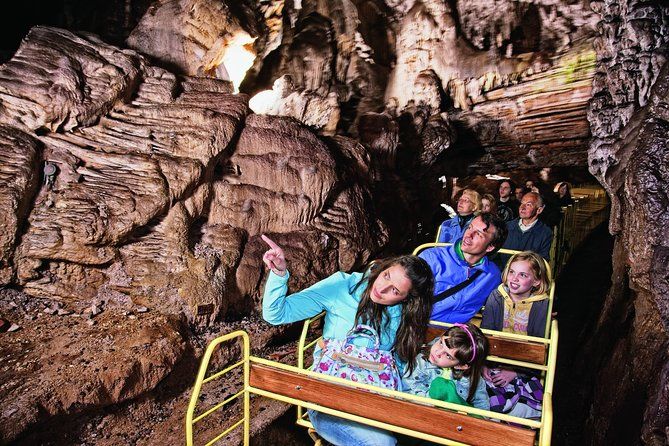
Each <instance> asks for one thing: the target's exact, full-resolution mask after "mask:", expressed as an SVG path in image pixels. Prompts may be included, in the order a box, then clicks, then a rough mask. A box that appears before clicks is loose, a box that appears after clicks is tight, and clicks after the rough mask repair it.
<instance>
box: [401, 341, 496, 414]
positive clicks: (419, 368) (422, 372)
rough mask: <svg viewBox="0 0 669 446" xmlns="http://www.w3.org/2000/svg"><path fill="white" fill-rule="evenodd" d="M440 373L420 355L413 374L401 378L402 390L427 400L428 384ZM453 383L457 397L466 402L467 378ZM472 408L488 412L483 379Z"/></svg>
mask: <svg viewBox="0 0 669 446" xmlns="http://www.w3.org/2000/svg"><path fill="white" fill-rule="evenodd" d="M432 343H434V341H432V342H430V344H429V345H431V344H432ZM441 372H442V368H441V367H438V366H436V365H434V364H432V363H431V362H430V361H429V360H428V359H426V358H424V357H423V354H422V353H421V354H420V355H418V357H417V358H416V368H415V369H414V371H413V373H412V374H411V375H405V376H403V377H402V388H403V389H404V391H405V392H407V393H411V394H413V395H418V396H423V397H425V398H429V397H430V395H429V391H430V384H431V383H432V381H433V380H434V379H435V378H437V377H439V376H441ZM453 381H454V382H455V389H456V391H457V392H458V395H460V397H461V398H462V399H463V400H465V401H466V400H467V397H468V396H469V387H470V386H471V383H470V381H469V378H468V377H467V376H463V377H462V378H460V379H453ZM472 406H474V407H476V408H477V409H483V410H490V400H489V398H488V393H487V391H486V389H485V381H484V380H483V377H481V378H479V382H478V385H477V386H476V392H475V393H474V398H472Z"/></svg>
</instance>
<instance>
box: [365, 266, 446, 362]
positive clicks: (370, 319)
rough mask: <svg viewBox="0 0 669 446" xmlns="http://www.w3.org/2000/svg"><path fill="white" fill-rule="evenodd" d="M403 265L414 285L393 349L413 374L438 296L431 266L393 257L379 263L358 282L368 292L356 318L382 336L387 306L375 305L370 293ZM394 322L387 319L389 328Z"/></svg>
mask: <svg viewBox="0 0 669 446" xmlns="http://www.w3.org/2000/svg"><path fill="white" fill-rule="evenodd" d="M394 265H399V266H401V267H402V268H404V273H405V274H406V276H407V278H408V279H409V280H410V281H411V289H410V290H409V292H408V293H407V297H406V298H405V299H404V300H403V301H402V302H401V305H402V319H401V320H400V326H399V328H398V329H397V335H396V336H395V342H394V344H393V348H394V349H395V351H396V352H397V356H398V357H399V358H400V359H401V360H402V361H403V362H405V363H406V364H407V366H408V367H409V373H412V372H413V370H414V368H415V367H416V357H417V356H418V354H419V353H420V350H421V345H422V344H423V340H424V338H425V333H426V330H427V324H428V322H429V321H430V314H431V312H432V296H433V294H434V277H433V275H432V270H431V269H430V266H429V265H428V263H427V262H426V261H425V260H423V259H421V258H420V257H416V256H400V257H391V258H387V259H384V260H380V261H378V262H375V263H374V264H373V265H372V266H371V267H370V270H369V273H368V274H366V275H365V277H364V278H363V279H362V280H361V281H360V282H358V284H357V285H356V287H355V288H358V287H359V286H362V285H364V286H365V291H363V293H362V297H361V298H360V304H359V305H358V311H357V312H356V315H355V320H356V323H362V324H369V325H371V326H372V327H374V328H375V329H376V331H377V332H379V333H380V332H381V323H382V322H383V320H384V315H386V314H387V308H388V307H387V306H386V305H379V304H377V303H375V302H374V301H373V300H372V298H371V296H370V293H371V291H372V284H373V283H374V281H375V280H376V279H377V278H378V277H379V275H380V274H381V273H382V272H383V271H385V270H386V269H388V268H390V267H392V266H394ZM389 322H390V318H388V317H386V318H385V324H388V323H389Z"/></svg>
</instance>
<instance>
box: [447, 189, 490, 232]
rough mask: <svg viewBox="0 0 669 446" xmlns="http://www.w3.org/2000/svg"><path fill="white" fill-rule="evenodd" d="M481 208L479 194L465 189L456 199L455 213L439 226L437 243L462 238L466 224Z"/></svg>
mask: <svg viewBox="0 0 669 446" xmlns="http://www.w3.org/2000/svg"><path fill="white" fill-rule="evenodd" d="M480 210H481V195H479V193H478V192H476V191H475V190H473V189H465V190H463V191H462V195H460V198H459V199H458V205H457V214H456V215H455V216H454V217H452V218H450V219H448V220H446V221H444V222H443V223H442V224H441V226H440V227H439V232H438V234H439V236H438V237H437V242H439V243H454V242H455V241H456V240H459V239H460V238H462V234H463V233H464V232H465V229H466V228H467V225H469V222H471V221H472V219H473V218H474V217H475V216H476V214H477V213H478V212H479V211H480Z"/></svg>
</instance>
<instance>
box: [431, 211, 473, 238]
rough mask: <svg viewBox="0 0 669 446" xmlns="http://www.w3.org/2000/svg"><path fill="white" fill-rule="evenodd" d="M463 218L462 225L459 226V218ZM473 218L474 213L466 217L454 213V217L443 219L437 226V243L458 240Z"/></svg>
mask: <svg viewBox="0 0 669 446" xmlns="http://www.w3.org/2000/svg"><path fill="white" fill-rule="evenodd" d="M461 218H462V219H463V220H465V223H464V225H463V226H460V219H461ZM473 219H474V214H471V215H468V216H467V217H460V216H458V215H456V216H455V217H452V218H449V219H448V220H445V221H444V222H443V223H442V224H441V226H440V227H439V239H438V240H437V242H438V243H455V242H456V241H457V240H460V239H461V238H462V236H463V235H464V233H465V230H466V229H467V227H468V226H469V223H471V221H472V220H473Z"/></svg>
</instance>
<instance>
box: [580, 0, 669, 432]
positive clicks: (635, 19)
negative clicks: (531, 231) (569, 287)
mask: <svg viewBox="0 0 669 446" xmlns="http://www.w3.org/2000/svg"><path fill="white" fill-rule="evenodd" d="M592 5H593V9H595V10H596V11H597V12H598V13H599V14H600V15H601V21H600V23H599V25H598V29H599V31H600V37H599V38H598V39H597V41H596V46H595V47H596V49H597V53H598V65H597V74H596V75H595V80H594V83H593V93H594V96H593V99H592V100H591V103H590V108H589V120H590V122H591V129H592V134H593V139H592V142H591V144H590V150H589V164H590V171H591V172H592V174H593V175H595V176H596V177H597V178H598V179H599V181H600V182H601V183H602V184H603V185H604V187H605V188H606V189H607V191H608V192H609V195H610V197H611V201H612V211H611V220H610V231H611V233H612V234H615V235H616V240H615V244H616V246H615V249H614V259H613V261H614V274H613V278H612V279H613V287H612V289H611V292H610V293H609V296H608V298H607V301H606V304H605V307H604V308H603V309H602V314H601V316H600V319H599V321H598V324H597V331H596V333H595V336H594V337H593V339H592V340H591V341H590V343H589V345H588V346H586V348H585V349H584V350H583V357H584V358H589V363H592V358H593V357H594V358H600V359H599V360H597V361H596V362H595V364H597V366H596V369H595V371H594V373H595V374H596V375H598V381H599V382H598V386H597V388H596V391H595V400H594V403H593V406H592V409H591V417H590V420H589V425H588V427H587V428H586V432H588V433H589V442H590V443H591V444H620V445H623V444H633V443H637V442H638V439H639V437H640V438H641V440H642V441H643V442H644V444H652V445H660V444H666V442H667V441H669V430H668V429H667V426H669V392H668V391H667V389H668V388H669V387H667V380H668V379H669V374H668V373H667V371H668V369H669V365H668V364H669V297H668V296H669V282H668V278H669V270H668V269H667V265H669V263H668V262H667V260H668V257H667V253H668V252H669V232H667V227H668V225H669V220H668V218H667V215H666V214H667V213H666V209H667V207H668V206H669V171H668V170H667V166H668V165H669V163H668V161H669V113H668V112H667V110H669V108H668V107H669V64H667V56H668V52H667V50H668V43H669V7H667V5H666V4H663V3H662V2H637V1H625V0H620V1H619V0H607V1H603V2H596V3H593V4H592ZM613 389H615V398H612V390H613Z"/></svg>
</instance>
